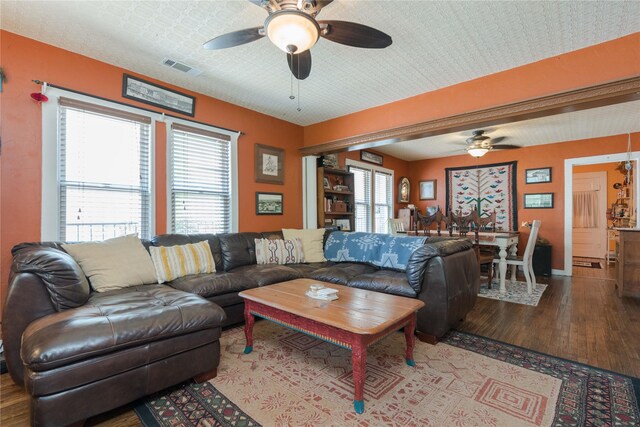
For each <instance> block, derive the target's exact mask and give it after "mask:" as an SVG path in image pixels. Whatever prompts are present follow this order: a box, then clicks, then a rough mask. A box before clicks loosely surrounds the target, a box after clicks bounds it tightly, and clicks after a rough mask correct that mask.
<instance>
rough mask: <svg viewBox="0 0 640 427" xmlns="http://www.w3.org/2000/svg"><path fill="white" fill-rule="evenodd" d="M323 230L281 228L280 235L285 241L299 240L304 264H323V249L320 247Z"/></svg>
mask: <svg viewBox="0 0 640 427" xmlns="http://www.w3.org/2000/svg"><path fill="white" fill-rule="evenodd" d="M325 231H326V230H325V229H324V228H315V229H308V230H296V229H292V228H283V229H282V235H283V236H284V238H285V240H294V239H300V241H301V242H302V249H303V251H304V261H305V262H324V261H326V259H325V258H324V249H323V247H322V244H323V240H324V232H325Z"/></svg>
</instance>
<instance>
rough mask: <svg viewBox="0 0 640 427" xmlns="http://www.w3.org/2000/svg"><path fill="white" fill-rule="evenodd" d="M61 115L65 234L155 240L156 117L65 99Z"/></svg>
mask: <svg viewBox="0 0 640 427" xmlns="http://www.w3.org/2000/svg"><path fill="white" fill-rule="evenodd" d="M58 118H59V121H58V150H59V151H58V183H59V189H58V190H59V196H60V197H59V200H58V208H59V238H60V239H61V240H66V241H91V240H104V239H108V238H111V237H117V236H122V235H125V234H137V235H139V236H140V237H142V238H149V236H150V220H149V217H150V205H151V202H150V184H149V176H150V172H149V170H150V156H149V145H150V132H151V129H150V127H151V126H150V125H151V119H150V118H149V117H146V116H142V115H138V114H134V113H129V112H126V111H121V110H118V109H113V108H109V107H104V106H101V105H94V104H91V103H87V102H84V101H79V100H76V99H71V98H64V97H60V98H59V113H58ZM43 191H44V188H43Z"/></svg>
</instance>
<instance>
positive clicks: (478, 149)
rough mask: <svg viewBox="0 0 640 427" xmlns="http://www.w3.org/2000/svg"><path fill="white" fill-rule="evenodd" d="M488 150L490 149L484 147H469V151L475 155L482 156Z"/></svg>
mask: <svg viewBox="0 0 640 427" xmlns="http://www.w3.org/2000/svg"><path fill="white" fill-rule="evenodd" d="M488 152H489V149H488V148H484V147H471V148H468V149H467V153H469V154H471V155H472V156H473V157H482V156H484V155H485V154H487V153H488Z"/></svg>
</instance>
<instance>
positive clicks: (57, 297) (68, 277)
mask: <svg viewBox="0 0 640 427" xmlns="http://www.w3.org/2000/svg"><path fill="white" fill-rule="evenodd" d="M12 272H13V273H14V274H17V273H31V274H35V275H36V276H38V277H39V278H40V280H42V282H43V283H44V284H45V286H46V288H47V293H48V294H49V298H50V299H51V303H52V304H53V307H54V308H55V309H56V310H57V311H62V310H66V309H68V308H74V307H79V306H81V305H82V304H84V303H85V302H87V300H88V299H89V291H90V289H89V282H88V281H87V277H86V276H85V275H84V272H83V271H82V269H81V268H80V266H79V265H78V263H77V262H76V261H75V260H74V259H73V258H72V257H71V255H69V254H68V253H66V252H63V251H62V250H58V249H54V248H51V247H47V246H37V245H24V246H22V247H21V249H19V250H16V249H15V248H14V252H13V265H12Z"/></svg>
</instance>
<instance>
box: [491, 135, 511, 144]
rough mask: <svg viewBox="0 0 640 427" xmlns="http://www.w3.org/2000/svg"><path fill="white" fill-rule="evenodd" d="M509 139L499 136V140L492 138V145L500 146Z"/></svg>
mask: <svg viewBox="0 0 640 427" xmlns="http://www.w3.org/2000/svg"><path fill="white" fill-rule="evenodd" d="M507 138H508V137H507V136H499V137H497V138H491V143H492V144H500V143H501V142H502V141H504V140H505V139H507Z"/></svg>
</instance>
